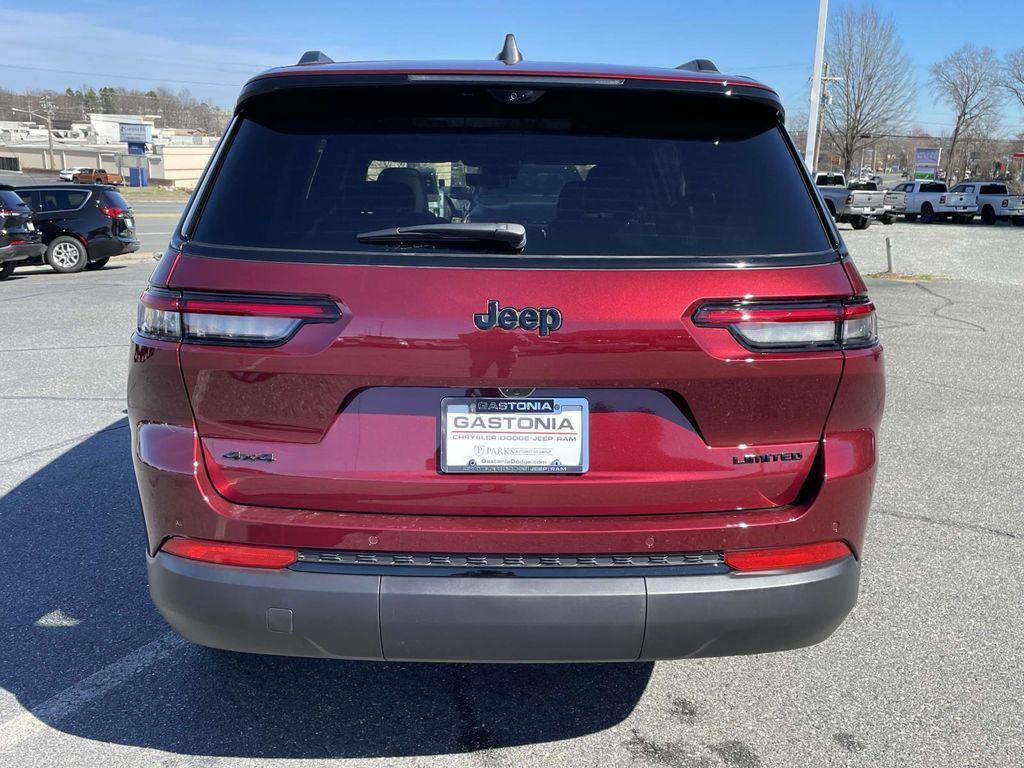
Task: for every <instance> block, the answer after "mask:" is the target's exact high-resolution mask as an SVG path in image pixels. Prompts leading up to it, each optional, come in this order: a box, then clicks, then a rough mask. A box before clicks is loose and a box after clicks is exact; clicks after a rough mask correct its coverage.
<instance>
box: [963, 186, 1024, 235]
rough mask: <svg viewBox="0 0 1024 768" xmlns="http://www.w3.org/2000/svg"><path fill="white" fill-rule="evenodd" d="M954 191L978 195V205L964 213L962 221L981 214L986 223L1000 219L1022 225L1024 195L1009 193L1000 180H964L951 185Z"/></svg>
mask: <svg viewBox="0 0 1024 768" xmlns="http://www.w3.org/2000/svg"><path fill="white" fill-rule="evenodd" d="M952 191H953V192H954V193H958V194H959V193H966V194H970V195H977V196H978V207H977V209H976V210H975V212H974V213H965V214H963V216H962V219H963V220H964V221H970V220H971V219H973V218H974V216H975V214H981V220H982V221H983V222H985V223H986V224H995V223H996V222H997V221H999V220H1000V219H1002V220H1003V221H1009V222H1011V223H1012V224H1013V225H1014V226H1015V227H1024V197H1021V196H1020V195H1011V194H1010V190H1009V189H1007V187H1006V184H1005V183H1003V182H1001V181H964V182H961V183H959V184H957V185H956V186H955V187H953V190H952Z"/></svg>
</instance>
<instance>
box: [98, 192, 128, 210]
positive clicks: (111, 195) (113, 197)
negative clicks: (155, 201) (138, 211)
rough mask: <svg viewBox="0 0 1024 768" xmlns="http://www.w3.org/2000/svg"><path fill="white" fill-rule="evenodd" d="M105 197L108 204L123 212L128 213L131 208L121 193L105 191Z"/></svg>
mask: <svg viewBox="0 0 1024 768" xmlns="http://www.w3.org/2000/svg"><path fill="white" fill-rule="evenodd" d="M103 195H104V196H105V197H106V198H107V202H108V203H110V204H111V205H112V206H114V207H115V208H120V209H121V210H123V211H127V210H128V209H129V208H131V206H130V205H129V204H128V201H127V200H125V199H124V197H122V195H121V193H120V192H114V191H113V190H112V189H105V190H103Z"/></svg>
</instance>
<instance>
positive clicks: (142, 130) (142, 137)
mask: <svg viewBox="0 0 1024 768" xmlns="http://www.w3.org/2000/svg"><path fill="white" fill-rule="evenodd" d="M117 128H118V133H119V137H120V140H121V141H126V142H131V143H134V144H151V143H153V126H152V125H146V124H145V123H118V124H117Z"/></svg>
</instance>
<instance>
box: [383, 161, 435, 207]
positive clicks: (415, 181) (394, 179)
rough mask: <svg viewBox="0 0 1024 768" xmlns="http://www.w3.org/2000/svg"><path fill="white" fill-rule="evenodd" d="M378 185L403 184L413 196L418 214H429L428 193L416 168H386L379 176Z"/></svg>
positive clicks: (413, 203) (413, 204)
mask: <svg viewBox="0 0 1024 768" xmlns="http://www.w3.org/2000/svg"><path fill="white" fill-rule="evenodd" d="M377 183H378V184H401V185H402V186H404V187H406V188H407V189H408V190H409V193H410V194H411V195H412V201H413V202H412V206H413V207H412V208H411V209H410V210H412V211H414V212H416V213H426V212H427V192H426V190H425V189H424V187H423V177H422V176H421V175H420V172H419V171H417V170H416V169H415V168H385V169H384V170H383V171H381V172H380V173H379V174H378V175H377Z"/></svg>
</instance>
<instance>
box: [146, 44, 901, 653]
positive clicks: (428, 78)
mask: <svg viewBox="0 0 1024 768" xmlns="http://www.w3.org/2000/svg"><path fill="white" fill-rule="evenodd" d="M511 48H512V50H511V53H512V55H510V54H509V46H508V45H507V46H506V50H505V51H504V52H503V54H502V55H500V56H499V59H498V60H496V61H483V62H455V63H453V62H415V63H409V62H406V63H396V62H386V63H349V64H335V63H333V62H331V61H330V59H328V58H327V57H326V56H324V55H323V54H321V53H319V52H312V53H310V54H306V55H305V56H304V57H303V58H302V60H301V61H300V62H299V64H298V65H296V66H291V67H283V68H279V69H273V70H270V71H268V72H265V73H263V74H261V75H259V76H257V77H255V78H253V79H252V80H250V81H249V82H248V83H247V84H246V86H245V87H244V89H243V91H242V93H241V96H240V98H239V100H238V104H237V107H236V108H235V113H234V117H233V119H232V120H231V123H230V125H229V126H228V128H227V131H226V133H225V135H224V138H223V140H222V141H221V142H220V145H219V147H218V149H217V150H216V152H215V153H214V156H213V157H212V159H211V161H210V164H209V167H208V168H207V170H206V172H205V174H204V176H203V178H202V180H201V182H200V184H199V185H198V187H197V189H196V191H195V194H194V195H193V196H192V199H191V200H190V201H189V203H188V205H187V207H186V209H185V212H184V214H183V216H182V219H181V223H180V224H179V226H178V229H177V232H176V233H175V235H174V238H173V240H172V242H171V245H170V248H169V249H168V251H167V253H166V254H165V255H164V257H163V259H162V260H161V261H160V264H159V266H158V267H157V269H156V271H155V273H154V274H153V277H152V279H151V284H150V287H149V288H148V290H146V292H145V293H144V294H143V295H142V298H141V301H140V304H139V312H138V332H137V333H136V334H135V336H134V339H133V345H132V358H131V372H130V379H129V385H128V401H129V414H130V421H131V430H132V454H133V459H134V463H135V472H136V475H137V478H138V486H139V490H140V492H141V497H142V506H143V510H144V514H145V522H146V530H147V534H148V549H149V551H148V568H149V580H150V589H151V593H152V597H153V600H154V602H155V603H156V605H157V607H158V608H159V610H160V612H161V613H162V614H163V616H164V617H165V618H166V619H167V621H168V622H169V623H170V624H171V626H172V627H174V629H175V630H177V631H178V632H179V633H181V634H182V635H184V636H185V637H186V638H188V639H189V640H192V641H194V642H196V643H200V644H203V645H207V646H213V647H217V648H224V649H231V650H237V651H249V652H256V653H270V654H284V655H292V656H321V657H334V658H346V659H384V660H415V661H496V662H497V661H501V662H504V661H621V660H651V659H667V658H679V657H691V656H715V655H725V654H740V653H756V652H762V651H776V650H783V649H789V648H796V647H800V646H805V645H809V644H812V643H816V642H819V641H821V640H823V639H825V638H826V637H828V636H829V634H831V633H832V631H833V630H835V629H836V627H837V626H838V625H839V624H840V623H841V622H842V621H843V619H844V617H845V616H846V614H847V613H848V612H849V611H850V609H851V608H852V607H853V605H854V603H855V602H856V598H857V591H858V580H859V573H860V565H859V558H860V556H861V547H862V544H863V539H864V528H865V520H866V516H867V513H868V506H869V503H870V499H871V492H872V485H873V482H874V476H875V461H876V458H875V457H876V451H875V440H876V433H877V430H878V425H879V420H880V418H881V414H882V404H883V399H884V382H883V373H882V351H881V347H880V346H879V343H878V338H877V335H876V322H875V309H874V306H873V305H872V304H871V302H870V301H869V300H868V297H867V296H866V294H865V285H864V283H863V281H862V280H861V278H860V276H859V275H858V273H857V270H856V269H855V267H854V266H853V264H852V263H851V261H850V259H849V256H848V254H847V252H846V248H845V246H844V244H843V241H842V239H841V238H840V236H839V234H838V233H837V231H836V229H835V226H834V224H833V223H832V220H831V217H830V216H829V215H828V212H827V211H826V210H825V208H824V206H823V205H822V202H821V199H820V198H819V197H818V195H817V194H816V192H815V189H814V187H813V185H812V183H811V181H810V179H809V177H808V174H807V173H806V171H805V169H804V168H803V166H802V165H801V162H800V160H799V158H798V155H797V153H796V152H795V150H794V147H793V145H792V143H791V142H790V139H789V138H788V136H787V134H786V131H785V130H784V128H783V113H782V107H781V104H780V101H779V97H778V96H777V94H776V93H775V92H774V91H772V90H771V89H770V88H768V87H766V86H764V85H761V84H760V83H757V82H754V81H752V80H750V79H748V78H745V77H732V76H726V75H722V74H720V73H719V72H718V71H717V70H716V69H715V68H714V66H713V65H712V64H711V63H710V62H708V61H706V60H699V61H694V62H690V63H688V64H684V65H682V66H681V67H679V68H677V69H646V68H637V67H613V66H588V65H576V64H550V63H543V64H539V63H538V64H535V63H529V62H525V61H521V60H520V57H519V56H518V55H515V53H516V52H515V49H514V45H513V46H511ZM754 189H757V190H761V191H763V192H765V193H766V194H753V193H752V190H754Z"/></svg>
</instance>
